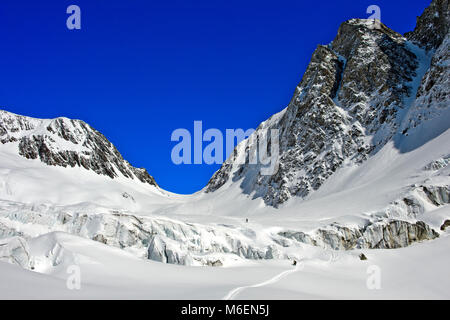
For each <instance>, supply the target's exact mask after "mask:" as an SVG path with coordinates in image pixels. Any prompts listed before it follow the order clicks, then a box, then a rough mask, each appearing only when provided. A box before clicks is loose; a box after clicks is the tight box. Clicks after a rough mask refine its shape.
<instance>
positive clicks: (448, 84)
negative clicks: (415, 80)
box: [402, 34, 450, 134]
mask: <svg viewBox="0 0 450 320" xmlns="http://www.w3.org/2000/svg"><path fill="white" fill-rule="evenodd" d="M449 47H450V34H447V35H446V36H445V38H444V39H443V41H442V43H441V45H440V46H439V47H437V49H436V52H435V53H434V55H433V58H432V59H431V64H430V68H429V69H428V71H427V72H426V74H425V75H424V77H423V78H422V81H421V84H420V87H419V89H418V90H417V96H416V100H415V101H414V103H413V105H412V106H411V109H410V110H409V113H408V116H407V118H406V119H405V122H404V124H403V127H402V133H403V134H408V133H409V132H410V130H411V129H414V128H416V127H419V125H420V124H422V123H423V122H424V121H427V120H430V119H434V118H437V117H440V116H442V115H443V112H444V111H446V110H447V109H448V107H449V101H450V90H449V88H450V68H449V61H450V52H449ZM444 116H445V115H444Z"/></svg>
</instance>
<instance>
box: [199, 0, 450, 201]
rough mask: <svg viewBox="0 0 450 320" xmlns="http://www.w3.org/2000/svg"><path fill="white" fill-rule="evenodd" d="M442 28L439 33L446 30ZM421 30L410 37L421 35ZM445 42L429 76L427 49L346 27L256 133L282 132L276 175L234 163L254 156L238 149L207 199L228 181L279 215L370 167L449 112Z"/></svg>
mask: <svg viewBox="0 0 450 320" xmlns="http://www.w3.org/2000/svg"><path fill="white" fill-rule="evenodd" d="M445 3H447V2H445ZM446 6H447V7H445V6H444V2H443V1H434V2H433V4H432V6H430V8H431V9H430V8H429V9H427V10H426V12H425V13H424V15H430V14H431V12H435V13H433V14H436V15H439V14H442V16H448V5H446ZM444 9H445V10H444ZM436 10H437V11H436ZM439 10H441V11H439ZM442 10H444V11H442ZM438 11H439V12H440V13H436V12H438ZM444 13H445V14H444ZM419 20H420V21H422V20H423V21H425V20H426V17H423V18H421V19H419ZM432 21H433V23H434V21H435V19H434V20H432ZM440 21H441V20H439V23H441V22H440ZM439 23H438V25H436V26H435V28H436V29H439V30H444V31H445V30H447V29H445V28H443V27H441V26H440V25H439ZM422 24H423V23H422ZM422 24H421V25H418V27H417V28H416V30H415V31H414V32H413V34H412V35H411V36H413V35H414V37H418V34H420V33H422V32H424V31H423V28H424V24H423V26H422ZM447 24H448V23H447ZM445 32H447V31H445ZM447 37H448V36H447ZM444 38H445V37H440V38H439V39H441V40H439V41H441V42H442V44H441V46H440V47H439V49H438V50H437V51H436V52H435V54H434V56H433V59H432V62H431V67H430V68H429V69H428V71H427V68H428V66H429V59H430V56H429V55H427V52H426V51H425V49H421V48H419V47H417V46H415V45H414V44H412V43H411V42H409V41H407V39H406V38H405V37H403V36H401V35H400V34H398V33H396V32H394V31H392V30H390V29H389V28H387V27H386V26H385V25H383V24H382V23H380V22H378V21H374V20H361V19H352V20H349V21H347V22H344V23H343V24H342V25H341V26H340V28H339V31H338V34H337V36H336V38H335V39H334V40H333V42H332V43H331V44H330V45H328V46H318V48H317V49H316V50H315V52H314V53H313V56H312V58H311V63H310V64H309V66H308V68H307V70H306V72H305V74H304V76H303V78H302V81H301V82H300V84H299V85H298V87H297V88H296V91H295V93H294V96H293V98H292V100H291V102H290V103H289V105H288V107H287V108H286V109H285V110H284V111H283V112H281V113H280V114H279V115H277V116H275V117H273V118H271V119H269V120H268V121H266V122H265V123H264V125H262V126H260V127H258V129H257V132H256V133H258V131H261V130H263V129H264V130H266V129H271V128H273V129H278V130H279V132H280V142H279V145H280V148H279V150H280V153H279V169H278V171H277V172H276V173H275V174H274V175H272V176H263V175H261V174H260V173H258V170H259V167H258V165H251V164H248V163H246V164H240V163H235V159H242V158H248V150H249V149H250V148H248V147H246V148H244V147H242V146H238V147H237V148H236V150H235V152H234V154H233V155H232V156H231V157H230V158H229V159H228V160H227V161H226V162H225V163H224V165H223V166H222V168H221V169H219V171H217V172H216V173H215V174H214V176H213V177H212V178H211V180H210V181H209V183H208V185H207V187H206V192H213V191H215V190H217V189H219V188H221V187H222V186H223V185H224V184H225V183H227V182H228V181H229V180H231V181H232V182H234V183H239V185H240V186H241V188H242V189H243V191H244V192H245V193H247V194H252V195H253V197H254V198H257V197H261V198H263V199H264V201H265V203H266V204H268V205H272V206H275V207H277V206H279V205H280V204H282V203H284V202H285V201H287V200H289V199H290V198H292V197H295V196H297V197H301V198H304V197H306V196H308V195H309V194H310V193H311V192H314V191H315V190H317V189H319V188H320V187H321V185H322V184H323V183H324V181H326V180H327V179H328V178H329V177H330V176H331V175H332V174H333V173H334V172H335V171H336V170H337V169H338V168H340V167H341V166H342V165H343V163H344V162H346V163H355V164H358V163H360V162H362V161H365V160H366V159H367V158H368V157H369V156H371V155H373V154H375V153H376V152H377V151H378V150H380V149H381V148H382V147H383V146H384V145H385V144H386V143H387V142H388V141H391V140H393V139H394V137H395V136H396V135H401V134H407V132H408V128H410V127H414V126H417V125H418V123H419V122H421V121H423V120H427V119H431V118H434V117H436V116H439V113H437V112H435V111H436V109H439V108H440V110H444V109H447V108H448V107H449V105H448V100H449V96H448V94H449V93H448V92H449V91H450V90H449V88H450V84H449V80H448V79H449V74H448V73H449V67H448V66H449V63H448V61H449V56H448V55H449V53H448V42H447V40H444V41H442V39H444ZM439 41H438V40H436V41H435V42H433V46H434V45H435V44H436V45H440V43H439ZM426 71H427V72H426ZM425 72H426V73H425ZM424 74H425V76H424ZM422 77H423V78H422ZM421 79H422V83H421V82H420V80H421ZM432 105H433V107H430V106H432ZM408 110H409V111H408ZM405 111H408V112H405ZM249 141H250V139H249V140H248V141H247V142H248V143H250V142H249ZM242 154H244V155H242ZM255 172H256V173H255Z"/></svg>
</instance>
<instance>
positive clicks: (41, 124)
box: [0, 110, 157, 186]
mask: <svg viewBox="0 0 450 320" xmlns="http://www.w3.org/2000/svg"><path fill="white" fill-rule="evenodd" d="M0 143H1V144H14V145H17V152H18V154H19V155H21V156H23V157H25V158H28V159H39V160H41V161H42V162H44V163H45V164H47V165H54V166H62V167H83V168H85V169H87V170H93V171H94V172H96V173H97V174H100V175H107V176H109V177H110V178H112V179H114V178H116V177H118V176H119V173H120V174H122V175H123V176H124V177H126V178H129V179H134V178H137V179H138V180H139V181H141V182H143V183H148V184H151V185H154V186H157V184H156V182H155V180H154V179H153V177H152V176H150V175H149V174H148V172H147V171H146V170H145V169H143V168H135V167H133V166H132V165H131V164H130V163H128V161H126V160H125V159H123V157H122V155H121V154H120V153H119V151H118V150H117V149H116V147H115V146H114V145H113V144H112V143H111V142H110V141H108V139H106V137H105V136H104V135H102V134H101V133H100V132H98V131H97V130H95V129H94V128H92V127H91V126H90V125H88V124H87V123H85V122H83V121H81V120H73V119H68V118H62V117H60V118H55V119H35V118H30V117H25V116H21V115H16V114H13V113H10V112H7V111H3V110H0Z"/></svg>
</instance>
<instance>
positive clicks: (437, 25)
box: [405, 0, 450, 49]
mask: <svg viewBox="0 0 450 320" xmlns="http://www.w3.org/2000/svg"><path fill="white" fill-rule="evenodd" d="M449 25H450V2H449V1H448V0H433V1H432V2H431V4H430V6H429V7H427V8H426V9H425V11H424V12H423V13H422V15H421V16H420V17H417V24H416V27H415V29H414V31H412V32H408V33H406V34H405V36H406V37H407V38H408V39H410V40H412V41H414V42H416V43H418V44H419V45H421V46H423V47H425V48H427V49H436V48H437V47H439V46H440V45H441V43H442V41H443V39H444V38H445V37H446V36H447V34H448V31H449V30H448V28H449Z"/></svg>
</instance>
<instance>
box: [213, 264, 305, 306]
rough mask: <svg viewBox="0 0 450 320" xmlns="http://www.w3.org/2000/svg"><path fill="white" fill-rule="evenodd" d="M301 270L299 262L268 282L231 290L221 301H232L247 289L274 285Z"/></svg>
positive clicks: (301, 266)
mask: <svg viewBox="0 0 450 320" xmlns="http://www.w3.org/2000/svg"><path fill="white" fill-rule="evenodd" d="M302 269H303V262H301V261H299V262H298V264H297V266H296V267H295V268H293V269H289V270H286V271H283V272H281V273H279V274H277V275H276V276H275V277H273V278H270V279H269V280H266V281H263V282H261V283H257V284H254V285H250V286H244V287H237V288H235V289H233V290H231V291H230V292H228V294H227V295H226V296H225V297H224V298H223V299H222V300H232V299H234V298H235V297H236V296H237V295H238V294H239V293H241V292H242V291H244V290H245V289H248V288H259V287H264V286H267V285H269V284H274V283H276V282H278V281H280V280H281V279H283V278H285V277H287V276H288V275H289V274H291V273H294V272H297V271H300V270H302Z"/></svg>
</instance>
